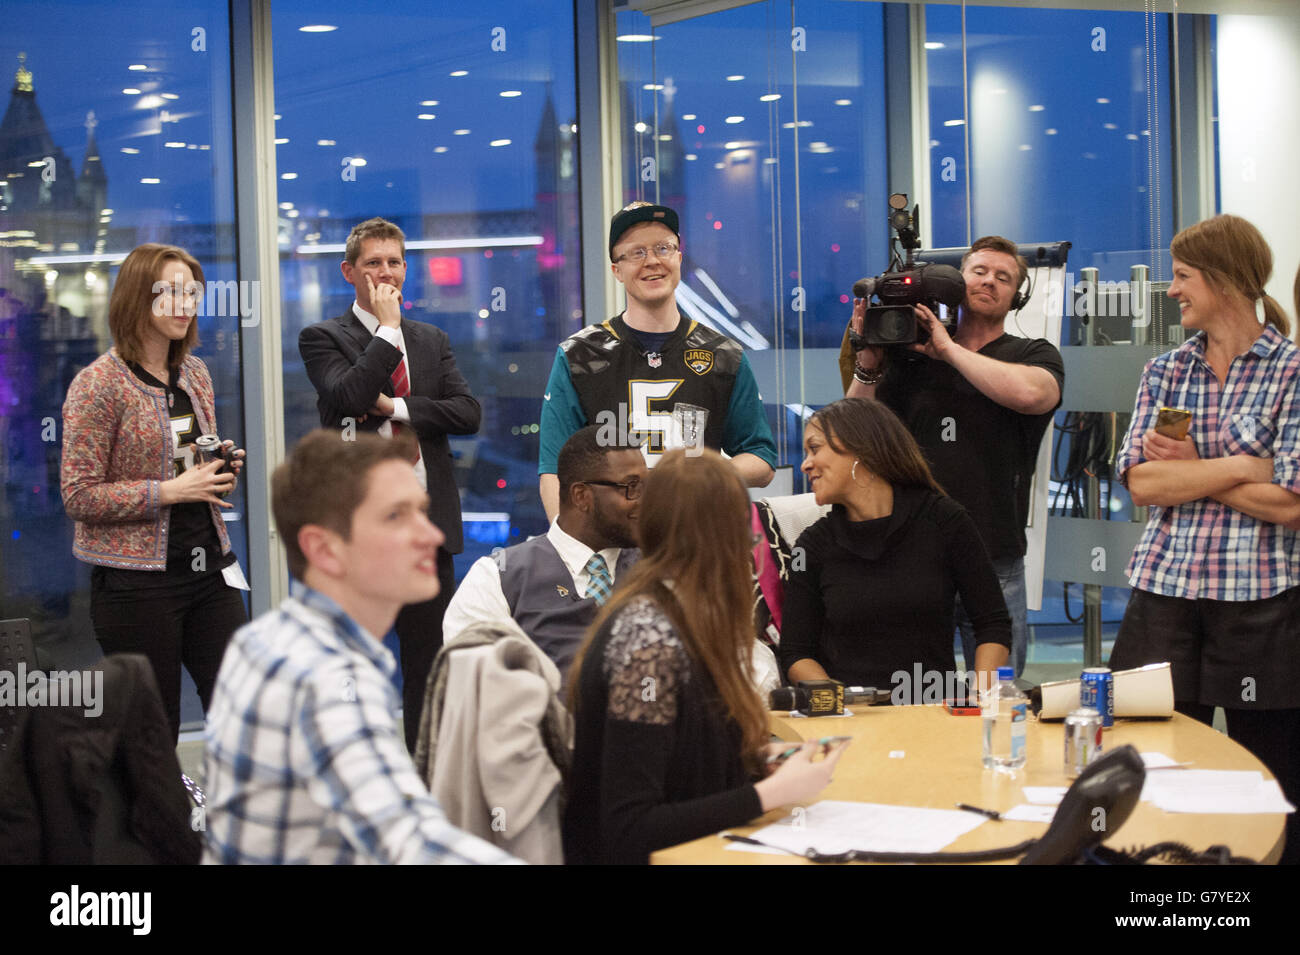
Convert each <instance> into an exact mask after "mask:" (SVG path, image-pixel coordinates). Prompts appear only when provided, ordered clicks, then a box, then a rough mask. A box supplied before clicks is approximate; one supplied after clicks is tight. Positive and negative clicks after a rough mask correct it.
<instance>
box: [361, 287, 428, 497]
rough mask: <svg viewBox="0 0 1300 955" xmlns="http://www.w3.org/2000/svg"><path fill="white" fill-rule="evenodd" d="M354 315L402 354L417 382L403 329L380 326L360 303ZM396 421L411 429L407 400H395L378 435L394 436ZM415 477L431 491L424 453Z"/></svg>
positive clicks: (410, 378)
mask: <svg viewBox="0 0 1300 955" xmlns="http://www.w3.org/2000/svg"><path fill="white" fill-rule="evenodd" d="M352 314H353V315H355V316H356V317H357V318H358V320H360V322H361V324H362V325H364V326H366V331H368V332H369V333H370V334H371V335H374V336H375V337H376V338H382V339H383V340H384V341H386V342H388V344H390V345H392V346H393V347H394V348H396V349H397V350H398V351H400V352H401V353H402V357H403V358H405V359H406V378H407V381H415V369H414V368H412V367H411V356H410V355H408V354H407V353H406V339H405V338H403V337H402V329H401V328H400V327H399V328H389V327H388V326H387V325H380V324H379V319H378V318H376V317H375V316H374V315H372V314H370V313H369V312H367V311H366V310H365V309H364V308H362V307H361V305H360V303H358V302H353V303H352ZM394 421H396V422H398V423H399V424H404V425H406V426H407V427H408V428H410V427H411V413H410V411H409V410H408V409H407V407H406V399H405V398H394V399H393V413H392V414H391V415H390V416H389V418H388V420H387V421H385V422H384V423H383V424H381V425H380V426H379V431H378V433H379V434H381V435H383V436H384V437H385V438H391V437H392V436H393V425H392V422H394ZM412 430H414V429H412ZM415 437H416V450H417V453H419V446H420V443H419V437H420V436H419V435H418V434H417V435H416V436H415ZM415 476H416V477H417V478H419V480H420V487H422V488H424V489H425V490H426V491H427V490H428V489H429V475H428V472H427V471H426V470H425V467H424V454H423V453H420V457H419V459H418V460H416V462H415Z"/></svg>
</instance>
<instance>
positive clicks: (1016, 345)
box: [876, 333, 1065, 560]
mask: <svg viewBox="0 0 1300 955" xmlns="http://www.w3.org/2000/svg"><path fill="white" fill-rule="evenodd" d="M979 354H981V355H984V356H985V357H988V358H994V359H997V360H998V361H1005V362H1010V363H1012V364H1017V365H1032V366H1034V367H1037V368H1045V369H1046V370H1047V371H1048V372H1050V373H1051V375H1052V377H1053V378H1055V379H1056V382H1057V385H1058V386H1060V387H1061V389H1062V392H1064V386H1065V363H1064V362H1063V361H1062V360H1061V353H1060V352H1059V351H1058V350H1057V349H1056V347H1055V346H1054V345H1052V343H1051V342H1049V341H1047V340H1046V339H1044V338H1021V337H1019V336H1017V335H1009V334H1005V333H1004V334H1003V335H1002V336H1001V337H1000V338H995V339H994V340H993V341H991V342H989V343H988V344H987V345H985V346H984V347H983V348H981V349H980V350H979ZM876 397H877V398H879V399H880V400H881V401H882V402H884V403H885V404H886V405H888V406H889V407H890V408H891V409H892V410H893V411H894V413H895V414H897V415H898V417H899V418H901V419H902V421H903V424H905V425H906V426H907V430H908V431H910V432H911V433H912V437H914V438H915V439H916V443H917V444H919V445H920V446H921V450H922V451H923V452H924V453H925V458H926V461H927V462H929V465H930V470H931V471H932V472H933V474H934V478H935V480H936V481H938V482H939V484H941V485H942V486H943V489H944V490H945V491H947V492H948V493H949V494H950V495H952V497H953V498H954V499H955V500H957V501H958V502H959V503H961V504H962V506H964V507H965V508H966V510H968V511H969V512H970V515H971V517H972V518H974V519H975V526H976V527H978V528H979V532H980V536H981V537H982V538H983V539H984V544H985V546H986V547H987V548H988V551H989V556H990V557H992V558H993V559H994V560H1000V559H1006V558H1012V557H1023V556H1024V553H1025V522H1026V521H1027V520H1028V519H1029V485H1030V482H1031V481H1032V479H1033V474H1034V465H1035V463H1036V462H1037V459H1038V448H1039V445H1040V444H1041V443H1042V440H1043V433H1044V432H1045V431H1046V430H1047V426H1048V425H1049V424H1050V423H1051V421H1052V414H1053V412H1052V411H1048V412H1045V413H1043V414H1040V415H1026V414H1021V413H1020V412H1018V411H1012V410H1011V409H1010V408H1005V407H1003V406H1002V405H1000V404H998V403H997V402H995V401H993V400H992V399H991V398H988V397H985V396H984V395H983V394H982V393H981V392H980V391H978V390H977V389H976V388H975V386H974V385H972V384H971V383H970V382H969V381H967V380H966V379H965V378H963V377H962V376H961V374H960V373H958V371H957V370H956V369H955V368H953V367H952V366H951V365H949V364H948V363H946V362H942V361H935V360H933V359H931V358H928V357H926V356H924V355H914V356H912V355H909V357H908V358H905V359H901V360H898V359H895V360H893V361H891V362H890V365H889V370H888V372H887V373H886V375H885V379H884V381H882V382H881V384H880V389H879V390H878V391H877V393H876ZM1059 404H1060V402H1059V400H1058V402H1057V405H1058V406H1059Z"/></svg>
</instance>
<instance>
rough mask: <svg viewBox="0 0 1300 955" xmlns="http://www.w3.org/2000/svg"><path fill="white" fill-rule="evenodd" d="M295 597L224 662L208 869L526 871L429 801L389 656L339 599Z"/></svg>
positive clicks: (248, 630)
mask: <svg viewBox="0 0 1300 955" xmlns="http://www.w3.org/2000/svg"><path fill="white" fill-rule="evenodd" d="M291 593H292V596H290V597H289V598H288V599H287V600H285V601H284V602H283V603H282V604H281V605H280V607H279V609H278V610H273V611H271V612H269V613H266V614H263V615H262V616H261V617H259V618H258V619H257V620H255V621H253V622H252V623H250V624H248V625H247V626H245V627H242V628H241V629H240V630H239V631H238V632H237V633H236V634H235V636H234V639H233V640H232V641H231V643H230V646H229V648H228V649H227V650H226V655H225V658H224V660H223V661H222V664H221V672H220V674H219V676H218V678H217V687H216V691H215V693H214V695H213V698H212V707H211V710H210V712H209V713H208V724H207V767H206V769H207V789H208V804H207V815H206V835H207V851H206V853H205V856H204V861H205V862H220V863H236V862H250V863H273V864H278V863H327V864H331V863H332V864H337V863H361V862H376V863H389V862H419V863H430V862H440V863H497V862H511V861H515V860H513V858H512V857H511V856H509V855H508V854H506V853H505V852H502V851H501V850H500V849H498V848H496V847H495V846H492V845H490V844H489V843H487V842H484V841H482V840H481V839H478V838H476V837H475V836H471V835H469V834H467V833H464V832H461V831H460V830H458V829H456V828H455V827H454V826H452V825H451V823H449V822H448V821H447V818H446V816H445V815H443V812H442V809H441V808H440V807H439V806H438V804H437V802H435V801H434V799H433V797H432V796H430V795H429V791H428V789H427V788H426V787H425V785H424V783H423V781H422V780H421V779H420V777H419V775H418V774H417V773H416V771H415V766H414V764H413V763H412V762H411V758H410V756H408V755H407V751H406V746H405V745H404V744H403V741H402V737H401V734H399V733H398V731H397V725H396V721H395V719H394V714H395V713H396V712H397V709H398V706H399V701H398V697H397V692H396V690H394V688H393V684H392V675H393V671H394V668H395V667H394V663H393V656H392V654H391V653H389V652H388V650H386V649H385V648H384V647H383V645H382V644H381V643H380V642H379V641H378V640H376V639H374V638H373V637H371V636H369V635H368V634H366V633H365V631H363V630H362V629H361V628H360V627H358V626H357V625H356V623H354V622H353V621H352V620H351V619H350V618H349V617H348V616H347V615H346V614H345V613H344V612H343V610H342V609H341V608H340V607H339V606H338V604H336V603H334V601H332V600H330V599H329V598H328V597H326V596H324V595H323V594H320V593H318V592H316V591H314V590H312V589H310V588H308V587H305V586H302V585H300V584H295V585H294V588H293V590H292V591H291Z"/></svg>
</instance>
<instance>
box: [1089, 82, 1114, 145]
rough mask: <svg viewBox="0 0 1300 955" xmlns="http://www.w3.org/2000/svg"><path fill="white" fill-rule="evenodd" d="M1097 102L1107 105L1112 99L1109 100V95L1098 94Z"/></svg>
mask: <svg viewBox="0 0 1300 955" xmlns="http://www.w3.org/2000/svg"><path fill="white" fill-rule="evenodd" d="M1097 102H1098V103H1100V104H1101V105H1102V106H1105V105H1106V104H1107V103H1109V102H1110V100H1109V99H1108V98H1107V97H1105V96H1098V97H1097ZM1085 155H1086V153H1085Z"/></svg>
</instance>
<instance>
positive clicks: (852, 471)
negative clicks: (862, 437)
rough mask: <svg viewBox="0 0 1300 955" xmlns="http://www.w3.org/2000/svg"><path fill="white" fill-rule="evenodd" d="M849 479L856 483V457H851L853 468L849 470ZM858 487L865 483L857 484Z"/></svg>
mask: <svg viewBox="0 0 1300 955" xmlns="http://www.w3.org/2000/svg"><path fill="white" fill-rule="evenodd" d="M849 480H851V481H852V482H853V483H854V484H858V459H857V458H854V459H853V469H852V470H851V471H849ZM858 487H865V485H862V484H858Z"/></svg>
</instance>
